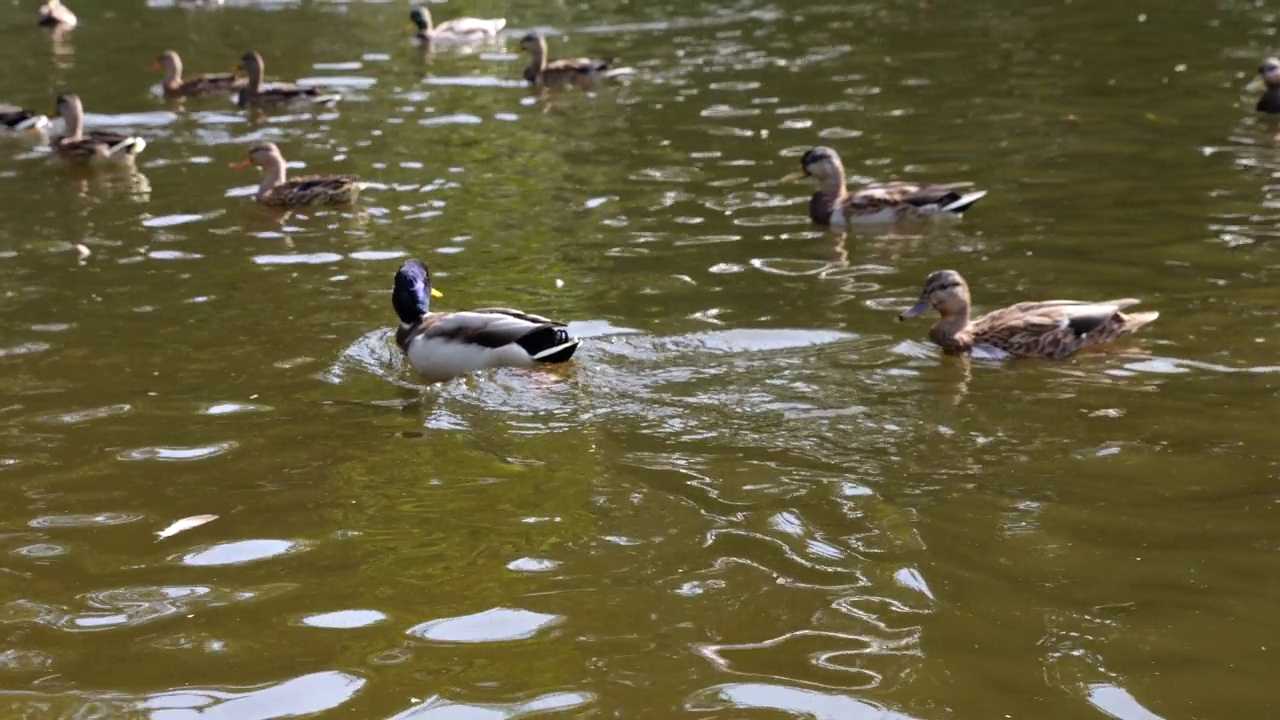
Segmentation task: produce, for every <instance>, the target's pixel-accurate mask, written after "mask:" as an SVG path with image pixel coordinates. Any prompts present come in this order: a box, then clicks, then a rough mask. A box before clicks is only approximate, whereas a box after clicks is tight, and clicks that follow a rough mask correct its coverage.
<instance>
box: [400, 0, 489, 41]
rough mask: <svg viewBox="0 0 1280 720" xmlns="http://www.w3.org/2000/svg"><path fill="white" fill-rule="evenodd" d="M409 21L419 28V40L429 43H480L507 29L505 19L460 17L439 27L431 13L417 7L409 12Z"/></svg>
mask: <svg viewBox="0 0 1280 720" xmlns="http://www.w3.org/2000/svg"><path fill="white" fill-rule="evenodd" d="M409 19H410V20H412V21H413V24H414V25H417V26H418V35H417V37H418V39H419V40H422V41H423V42H428V43H478V42H484V41H485V40H492V39H494V38H495V37H497V36H498V33H499V32H501V31H502V28H504V27H506V25H507V21H506V19H504V18H493V19H491V20H484V19H481V18H473V17H460V18H454V19H452V20H446V21H444V22H442V23H440V24H439V25H434V24H432V22H431V11H430V10H428V9H427V8H426V7H416V8H414V9H412V10H410V11H409Z"/></svg>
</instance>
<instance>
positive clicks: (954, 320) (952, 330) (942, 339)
mask: <svg viewBox="0 0 1280 720" xmlns="http://www.w3.org/2000/svg"><path fill="white" fill-rule="evenodd" d="M968 335H969V308H968V307H967V306H966V307H964V308H963V309H961V310H960V311H958V312H953V313H950V314H948V315H943V316H942V319H941V320H939V321H938V322H937V323H936V324H935V325H934V326H933V327H932V328H930V329H929V337H930V338H931V339H932V340H933V341H934V342H936V343H938V344H939V345H941V346H942V347H944V348H947V349H949V350H966V349H968V347H969V346H970V345H971V343H970V342H969V338H968Z"/></svg>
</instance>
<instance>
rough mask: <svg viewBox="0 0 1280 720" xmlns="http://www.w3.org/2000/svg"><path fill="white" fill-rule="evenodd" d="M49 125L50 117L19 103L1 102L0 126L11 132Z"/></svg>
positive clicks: (36, 128)
mask: <svg viewBox="0 0 1280 720" xmlns="http://www.w3.org/2000/svg"><path fill="white" fill-rule="evenodd" d="M48 126H49V118H48V117H46V116H44V115H39V114H37V113H33V112H31V111H30V110H28V109H26V108H21V107H18V106H17V105H4V104H0V128H3V129H5V130H7V131H9V132H25V131H27V130H40V129H42V128H45V127H48Z"/></svg>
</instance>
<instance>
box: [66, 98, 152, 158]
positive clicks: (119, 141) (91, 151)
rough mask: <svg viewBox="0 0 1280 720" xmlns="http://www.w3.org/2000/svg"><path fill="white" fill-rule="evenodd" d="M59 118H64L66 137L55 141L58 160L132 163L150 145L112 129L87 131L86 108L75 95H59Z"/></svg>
mask: <svg viewBox="0 0 1280 720" xmlns="http://www.w3.org/2000/svg"><path fill="white" fill-rule="evenodd" d="M56 109H57V112H56V115H57V116H58V117H61V118H62V122H63V124H64V125H65V126H66V134H65V135H61V136H59V137H57V138H54V140H53V149H54V150H55V151H56V152H57V153H58V156H59V157H62V158H64V159H66V160H71V161H75V162H99V161H131V160H132V158H133V157H134V156H136V155H137V154H138V153H140V152H142V151H143V149H144V148H146V147H147V142H146V141H145V140H143V139H142V138H140V137H137V136H135V135H124V134H122V133H118V132H112V131H110V130H91V131H88V132H86V131H85V129H84V105H83V104H81V102H80V98H79V96H77V95H74V94H72V93H64V94H62V95H59V96H58V99H57V102H56Z"/></svg>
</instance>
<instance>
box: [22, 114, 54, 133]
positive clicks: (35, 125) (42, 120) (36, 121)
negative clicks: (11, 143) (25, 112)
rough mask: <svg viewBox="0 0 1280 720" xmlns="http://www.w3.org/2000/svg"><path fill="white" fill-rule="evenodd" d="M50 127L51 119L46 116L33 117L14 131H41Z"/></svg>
mask: <svg viewBox="0 0 1280 720" xmlns="http://www.w3.org/2000/svg"><path fill="white" fill-rule="evenodd" d="M48 126H49V118H48V117H46V116H44V115H34V114H33V115H31V116H30V117H28V118H26V119H24V120H22V121H20V122H18V124H16V125H14V126H13V129H14V130H39V129H40V128H43V127H48Z"/></svg>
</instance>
